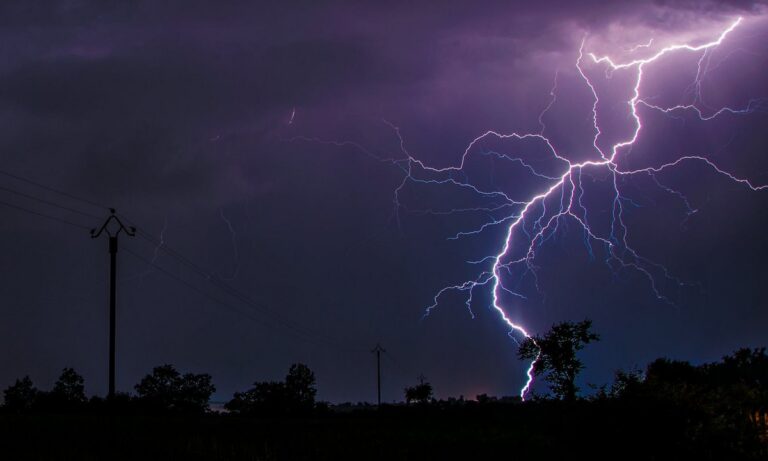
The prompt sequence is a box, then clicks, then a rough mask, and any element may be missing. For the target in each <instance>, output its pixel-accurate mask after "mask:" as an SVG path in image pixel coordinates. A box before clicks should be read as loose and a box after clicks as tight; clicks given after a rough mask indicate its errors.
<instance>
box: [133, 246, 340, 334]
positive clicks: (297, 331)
mask: <svg viewBox="0 0 768 461" xmlns="http://www.w3.org/2000/svg"><path fill="white" fill-rule="evenodd" d="M123 250H124V251H125V252H126V253H128V254H130V255H131V256H133V257H135V258H136V259H138V260H140V261H142V262H144V263H145V264H147V265H149V266H150V267H153V268H155V269H157V270H158V271H159V272H161V273H163V274H165V275H167V276H168V277H170V278H172V279H173V280H175V281H176V282H178V283H180V284H182V285H184V286H185V287H187V288H189V289H191V290H193V291H194V292H196V293H198V294H200V295H202V296H204V297H205V298H206V299H208V300H209V301H213V302H214V303H216V304H218V305H220V306H222V307H225V308H227V309H230V310H231V311H233V312H236V313H238V314H241V315H244V316H246V317H248V318H249V319H251V320H253V321H254V322H256V323H259V324H262V325H264V326H267V327H275V326H279V325H275V324H273V323H271V322H265V319H263V318H258V317H256V316H254V315H253V314H252V313H251V312H249V311H244V310H242V309H239V308H237V307H235V306H233V305H232V304H230V303H227V302H225V301H222V300H221V299H219V298H216V297H214V296H212V295H210V294H209V293H207V292H205V291H203V290H201V289H200V288H198V287H197V286H195V285H193V284H192V283H189V282H188V281H186V280H184V279H182V278H181V277H178V276H177V275H176V274H174V273H172V272H171V271H169V270H167V269H165V268H163V267H162V266H159V265H157V264H156V263H153V262H152V261H150V260H148V259H146V258H144V257H143V256H141V255H139V254H138V253H136V252H134V251H132V250H130V249H123ZM272 320H273V321H274V320H275V319H272ZM278 320H279V319H278ZM282 326H284V327H287V328H289V329H290V330H291V331H292V333H294V335H296V336H297V337H298V338H299V339H302V340H304V341H307V342H312V343H315V344H319V343H323V344H325V345H330V346H334V347H341V345H339V344H336V343H332V342H328V341H325V340H323V339H322V338H318V337H313V335H312V334H311V333H308V332H306V331H302V330H301V329H297V328H291V327H289V326H288V325H285V324H283V325H282Z"/></svg>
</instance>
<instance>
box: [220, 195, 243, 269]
mask: <svg viewBox="0 0 768 461" xmlns="http://www.w3.org/2000/svg"><path fill="white" fill-rule="evenodd" d="M219 215H220V216H221V219H222V221H224V224H226V225H227V229H228V230H229V235H230V237H231V239H232V251H233V252H234V255H235V268H234V270H233V272H232V275H231V276H229V277H224V280H233V279H235V278H237V274H238V273H239V272H240V253H239V252H238V250H237V234H235V228H234V227H233V226H232V221H230V220H229V219H228V218H227V216H226V215H225V214H224V209H223V208H219Z"/></svg>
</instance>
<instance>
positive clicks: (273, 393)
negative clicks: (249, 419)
mask: <svg viewBox="0 0 768 461" xmlns="http://www.w3.org/2000/svg"><path fill="white" fill-rule="evenodd" d="M315 383H316V381H315V374H314V373H313V372H312V370H310V369H309V367H307V366H306V365H304V364H300V363H297V364H293V365H291V367H290V369H289V370H288V374H287V375H286V377H285V381H277V382H276V381H266V382H255V383H254V384H253V387H252V388H251V389H249V390H247V391H245V392H236V393H235V395H234V397H233V398H232V400H230V401H229V402H227V404H226V405H225V406H224V407H225V408H226V409H227V410H229V411H231V412H233V413H237V414H242V415H298V414H307V413H309V412H311V411H313V410H314V409H315V406H316V405H315V395H316V393H317V389H316V388H315Z"/></svg>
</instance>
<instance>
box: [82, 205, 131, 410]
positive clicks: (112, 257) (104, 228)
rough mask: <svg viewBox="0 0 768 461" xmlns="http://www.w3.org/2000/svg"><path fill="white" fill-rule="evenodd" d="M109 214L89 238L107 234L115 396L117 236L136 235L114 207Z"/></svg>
mask: <svg viewBox="0 0 768 461" xmlns="http://www.w3.org/2000/svg"><path fill="white" fill-rule="evenodd" d="M109 212H110V215H109V217H108V218H107V220H106V221H104V224H102V225H101V228H99V230H96V229H91V238H94V239H95V238H97V237H99V236H100V235H101V234H102V233H106V234H107V235H108V236H109V394H107V397H108V398H110V399H111V398H113V397H114V396H115V279H116V273H117V236H118V235H120V232H125V233H126V235H128V236H129V237H133V236H134V235H136V228H135V227H125V226H124V225H123V223H122V222H121V221H120V218H118V217H117V215H115V209H114V208H110V209H109Z"/></svg>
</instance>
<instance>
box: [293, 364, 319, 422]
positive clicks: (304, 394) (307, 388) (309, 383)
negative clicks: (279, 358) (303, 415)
mask: <svg viewBox="0 0 768 461" xmlns="http://www.w3.org/2000/svg"><path fill="white" fill-rule="evenodd" d="M315 384H316V381H315V373H314V372H313V371H312V370H310V369H309V367H308V366H306V365H304V364H302V363H295V364H293V365H291V368H290V369H289V370H288V374H287V375H286V376H285V388H286V391H287V395H288V397H289V402H290V403H291V404H292V405H293V406H294V408H292V409H291V410H292V411H298V412H306V411H308V410H311V409H312V408H313V407H314V405H315V395H316V394H317V389H315Z"/></svg>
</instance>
